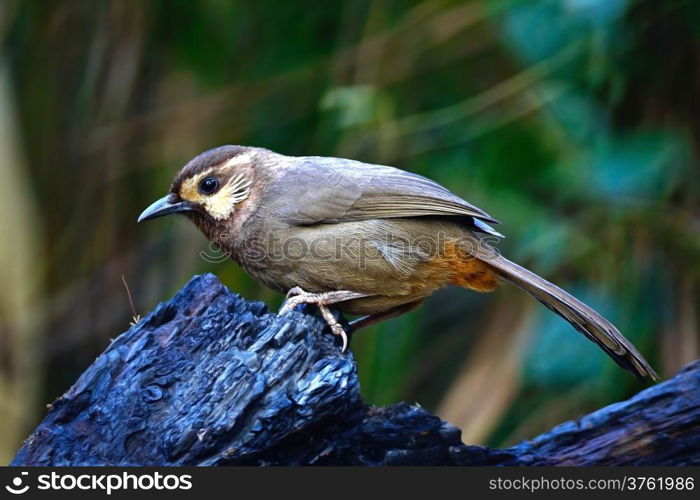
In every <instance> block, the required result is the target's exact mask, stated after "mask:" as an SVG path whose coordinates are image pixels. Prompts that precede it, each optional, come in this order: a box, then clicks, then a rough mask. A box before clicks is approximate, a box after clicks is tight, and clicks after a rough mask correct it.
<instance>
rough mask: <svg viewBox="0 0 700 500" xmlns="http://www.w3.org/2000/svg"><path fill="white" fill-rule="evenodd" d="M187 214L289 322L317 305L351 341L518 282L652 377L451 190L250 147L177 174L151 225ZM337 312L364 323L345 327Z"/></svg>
mask: <svg viewBox="0 0 700 500" xmlns="http://www.w3.org/2000/svg"><path fill="white" fill-rule="evenodd" d="M169 214H181V215H184V216H185V217H186V218H188V219H190V220H191V221H192V222H193V223H194V224H195V226H197V227H198V228H199V229H200V230H201V232H202V233H203V234H204V235H205V236H206V237H207V238H208V239H209V240H210V241H211V242H214V243H216V244H217V245H218V246H219V248H221V249H222V250H224V251H225V252H226V254H227V255H228V256H229V257H231V259H232V260H234V261H235V262H237V263H238V264H239V265H240V266H241V267H242V268H243V269H244V270H245V271H246V272H247V273H248V274H249V275H251V276H252V277H253V278H254V279H256V280H258V281H259V282H261V283H262V284H264V285H265V286H267V287H269V288H271V289H273V290H276V291H278V292H280V293H282V294H286V300H285V302H284V303H283V305H282V308H281V309H280V311H279V313H280V314H286V313H288V312H289V311H292V310H294V309H295V308H297V307H298V306H300V305H302V304H313V305H315V306H316V307H317V308H318V310H319V312H320V313H321V316H322V317H323V319H324V320H325V321H326V322H327V323H328V325H329V327H330V330H331V331H332V333H334V334H335V335H337V336H339V337H340V338H342V350H343V351H345V349H346V348H347V344H348V337H347V332H346V331H345V330H346V328H349V329H350V330H351V331H355V330H358V329H360V328H364V327H366V326H369V325H371V324H374V323H377V322H379V321H383V320H385V319H388V318H391V317H393V316H397V315H400V314H403V313H406V312H408V311H411V310H413V309H415V308H416V307H418V306H419V305H420V304H421V303H422V302H423V301H424V300H425V299H426V298H427V297H429V296H430V295H432V294H433V293H434V292H436V291H437V290H439V289H441V288H443V287H445V286H447V285H457V286H459V287H463V288H467V289H471V290H474V291H477V292H490V291H493V290H495V289H496V288H497V287H498V286H499V285H501V284H503V283H511V284H514V285H516V286H518V287H520V288H521V289H523V290H524V291H526V292H528V293H529V294H530V295H532V296H533V297H534V298H535V299H537V300H538V301H539V302H541V303H542V304H544V305H545V306H546V307H547V308H549V309H550V310H552V311H553V312H554V313H556V314H558V315H559V316H561V317H562V318H564V319H565V320H566V321H568V322H569V323H570V324H571V325H572V326H573V327H574V328H575V329H576V330H578V331H579V332H580V333H582V334H583V335H584V336H586V337H587V338H588V339H589V340H591V341H593V342H594V343H595V344H597V345H598V346H599V347H600V348H601V349H602V350H603V351H604V352H605V353H607V354H608V355H609V356H610V357H611V358H612V359H613V360H614V361H615V362H616V363H617V364H619V365H620V366H621V367H622V368H624V369H626V370H628V371H630V372H631V373H632V374H634V375H635V376H636V377H637V378H638V379H640V380H643V381H644V380H653V381H657V380H659V377H658V375H657V374H656V373H655V371H654V370H653V368H652V367H651V366H650V365H649V363H648V362H647V361H646V360H645V359H644V357H643V356H642V355H641V354H640V353H639V352H638V351H637V349H636V348H635V347H634V346H633V345H632V344H631V343H630V342H629V341H628V340H627V339H626V338H625V337H624V336H623V335H622V334H621V333H620V331H619V330H618V329H617V328H616V327H615V326H614V325H613V324H612V323H610V322H609V321H608V320H607V319H605V318H604V317H603V316H602V315H601V314H599V313H598V312H596V311H595V310H594V309H592V308H591V307H589V306H588V305H586V304H584V303H583V302H581V301H580V300H578V299H577V298H575V297H574V296H572V295H570V294H569V293H568V292H566V291H564V290H563V289H561V288H559V287H558V286H556V285H554V284H552V283H550V282H549V281H547V280H545V279H544V278H542V277H541V276H539V275H537V274H535V273H534V272H532V271H529V270H528V269H525V268H524V267H522V266H520V265H518V264H516V263H514V262H512V261H510V260H508V259H507V258H505V257H504V256H502V255H501V253H500V252H499V251H498V248H497V244H498V242H499V241H500V239H501V238H503V235H502V234H501V233H499V232H498V231H497V230H495V229H494V228H493V225H495V224H498V223H499V221H498V220H496V219H494V218H493V217H491V216H490V215H489V214H488V213H486V212H485V211H483V210H481V209H480V208H478V207H476V206H474V205H472V204H471V203H469V202H467V201H465V200H464V199H462V198H460V197H459V196H457V195H456V194H454V193H452V192H451V191H449V190H448V189H447V188H445V187H443V186H442V185H440V184H438V183H437V182H434V181H432V180H430V179H428V178H426V177H423V176H421V175H418V174H415V173H411V172H408V171H405V170H401V169H398V168H394V167H390V166H385V165H373V164H368V163H363V162H360V161H356V160H351V159H344V158H332V157H322V156H286V155H283V154H279V153H276V152H273V151H271V150H268V149H265V148H259V147H252V146H238V145H226V146H220V147H217V148H214V149H211V150H209V151H205V152H203V153H201V154H199V155H198V156H196V157H194V158H193V159H192V160H190V161H189V162H188V163H187V164H186V165H185V166H184V167H182V168H181V170H180V171H179V172H178V173H177V174H176V175H175V177H174V179H173V181H172V184H171V186H170V190H169V192H168V193H167V194H166V195H165V196H164V197H162V198H160V199H158V200H157V201H155V202H154V203H153V204H151V205H150V206H149V207H147V208H146V209H145V210H144V211H143V213H141V215H140V216H139V218H138V222H143V221H146V220H150V219H155V218H157V217H162V216H165V215H169ZM332 310H338V311H340V312H341V313H346V314H350V315H353V316H358V318H357V319H355V320H353V321H351V322H350V323H349V324H348V326H347V327H344V326H343V325H342V324H341V323H340V321H339V320H338V319H337V318H336V316H335V315H334V314H333V311H332Z"/></svg>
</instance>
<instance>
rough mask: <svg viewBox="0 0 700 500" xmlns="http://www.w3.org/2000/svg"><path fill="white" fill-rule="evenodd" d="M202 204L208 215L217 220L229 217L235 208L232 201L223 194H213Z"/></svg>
mask: <svg viewBox="0 0 700 500" xmlns="http://www.w3.org/2000/svg"><path fill="white" fill-rule="evenodd" d="M203 206H204V209H205V210H206V212H207V213H208V214H209V216H210V217H211V218H212V219H214V220H217V221H221V220H225V219H227V218H229V217H230V216H231V214H232V213H233V211H234V210H235V208H236V205H235V204H234V203H231V201H230V200H228V199H226V198H225V197H223V196H221V197H219V196H213V197H211V198H209V199H208V200H206V201H205V202H204V203H203Z"/></svg>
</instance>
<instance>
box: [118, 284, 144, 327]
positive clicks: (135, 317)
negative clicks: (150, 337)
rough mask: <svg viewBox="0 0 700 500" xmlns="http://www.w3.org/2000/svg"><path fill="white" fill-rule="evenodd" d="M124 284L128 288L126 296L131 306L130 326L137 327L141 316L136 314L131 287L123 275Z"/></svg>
mask: <svg viewBox="0 0 700 500" xmlns="http://www.w3.org/2000/svg"><path fill="white" fill-rule="evenodd" d="M122 283H124V288H126V296H127V297H129V305H131V314H132V316H131V322H130V323H129V324H130V325H131V326H135V325H136V324H138V322H139V321H141V315H140V314H136V308H135V307H134V301H133V300H131V291H130V290H129V285H127V283H126V280H125V279H124V275H123V274H122Z"/></svg>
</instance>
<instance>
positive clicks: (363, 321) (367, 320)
mask: <svg viewBox="0 0 700 500" xmlns="http://www.w3.org/2000/svg"><path fill="white" fill-rule="evenodd" d="M421 302H423V299H420V300H416V301H415V302H409V303H408V304H402V305H400V306H396V307H392V308H391V309H389V310H387V311H382V312H380V313H375V314H370V315H367V316H363V317H361V318H357V319H354V320H352V321H351V322H350V328H352V331H353V332H354V331H357V330H359V329H360V328H365V327H368V326H371V325H374V324H375V323H379V322H380V321H384V320H385V319H389V318H393V317H394V316H399V315H401V314H404V313H407V312H409V311H413V310H414V309H415V308H416V307H418V306H419V305H420V304H421Z"/></svg>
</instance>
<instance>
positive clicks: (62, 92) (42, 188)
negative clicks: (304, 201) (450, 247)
mask: <svg viewBox="0 0 700 500" xmlns="http://www.w3.org/2000/svg"><path fill="white" fill-rule="evenodd" d="M221 144H246V145H255V146H263V147H267V148H270V149H273V150H275V151H278V152H281V153H285V154H290V155H327V156H342V157H348V158H354V159H359V160H363V161H367V162H372V163H383V164H390V165H394V166H397V167H401V168H404V169H407V170H410V171H413V172H418V173H421V174H424V175H426V176H429V177H431V178H433V179H435V180H437V181H439V182H441V183H443V184H444V185H445V186H447V187H449V188H450V189H451V190H452V191H454V192H455V193H457V194H459V195H461V196H462V197H464V198H466V199H467V200H469V201H470V202H472V203H474V204H476V205H477V206H479V207H481V208H483V209H484V210H486V211H487V212H489V213H491V214H493V215H494V216H496V217H497V218H499V219H500V220H501V221H502V222H503V224H502V225H501V226H500V227H499V230H500V231H502V232H504V233H505V234H507V235H508V238H507V239H506V240H505V241H503V243H502V245H501V250H502V252H503V253H504V254H505V255H507V256H509V257H510V258H512V259H513V260H516V261H518V262H519V263H521V264H523V265H525V266H527V267H530V268H531V269H533V270H535V271H536V272H538V273H540V274H542V275H544V276H546V277H547V278H549V279H550V280H552V281H554V282H556V283H557V284H559V285H561V286H563V287H564V288H567V289H569V290H570V291H572V292H574V293H575V294H577V295H578V296H580V297H581V298H582V299H584V300H586V301H588V302H589V303H590V304H591V305H593V306H596V307H598V308H600V310H601V312H603V313H604V314H606V315H607V316H608V317H609V318H610V319H612V320H613V321H614V322H615V323H616V324H617V325H618V326H619V328H620V329H621V331H622V332H623V333H625V334H626V335H627V336H628V338H630V339H631V340H632V341H633V342H634V343H635V344H636V345H637V346H638V347H639V348H640V350H641V351H642V352H643V353H644V354H645V355H646V356H647V357H648V358H649V360H650V361H651V363H652V364H653V365H654V366H655V367H656V368H657V369H658V371H659V372H660V373H661V374H662V375H664V376H670V375H672V374H673V373H675V372H676V371H677V369H678V368H679V367H680V366H682V365H683V364H685V363H687V362H688V361H690V360H692V359H695V358H697V357H699V356H698V349H699V348H698V345H699V338H698V328H697V323H698V314H697V313H698V304H699V300H700V297H699V289H698V285H699V282H698V278H699V276H700V237H699V235H698V233H699V229H700V208H699V207H698V199H699V197H700V180H699V178H698V166H699V165H698V163H699V158H700V155H699V151H698V146H700V3H698V2H697V1H692V0H685V1H684V0H678V1H672V0H669V1H663V2H661V1H658V0H527V1H519V0H508V1H490V2H489V1H466V2H458V1H449V0H424V1H414V0H396V1H382V2H378V1H374V2H371V1H368V0H365V1H345V2H327V1H322V0H315V1H298V2H274V1H255V2H253V1H223V0H222V1H186V0H182V1H175V0H171V1H165V0H160V1H155V0H152V1H136V0H133V1H126V0H124V1H111V2H110V1H98V0H95V1H55V2H41V1H29V0H24V1H22V0H16V1H12V0H0V173H1V176H2V177H1V182H0V214H1V215H0V217H2V226H0V238H1V241H2V245H0V278H1V279H2V280H1V283H2V287H0V421H1V422H2V424H3V433H2V435H0V461H1V462H2V463H6V462H7V461H8V460H9V459H10V458H11V456H12V455H13V454H14V451H15V450H16V449H17V447H18V445H19V443H20V441H21V440H22V439H23V438H24V437H26V435H27V434H28V432H29V431H30V430H31V429H32V428H33V427H34V426H35V425H36V424H37V423H38V421H39V420H40V419H41V418H42V417H43V415H44V413H45V404H47V403H50V402H51V401H52V400H53V399H54V398H56V397H58V396H60V395H61V394H62V393H63V392H64V391H65V390H67V389H68V387H70V385H71V384H72V383H73V382H74V381H75V379H76V377H77V376H78V375H79V374H80V373H81V372H82V371H83V370H84V369H85V368H86V367H87V366H88V365H89V364H90V363H91V362H92V361H93V360H94V358H95V357H96V356H97V355H98V354H99V353H100V352H102V350H104V349H105V347H106V346H107V345H108V343H109V339H111V338H114V337H116V336H117V335H119V333H120V332H122V331H124V330H125V329H127V328H128V326H129V321H130V320H131V309H130V307H129V303H128V300H127V296H126V292H125V290H124V287H123V285H122V282H121V276H122V275H124V277H125V278H126V280H127V281H128V283H129V285H130V288H131V292H132V294H133V297H134V302H135V305H136V308H137V310H138V312H139V313H141V314H144V313H147V312H148V311H149V310H150V309H152V308H153V307H154V305H155V304H156V303H157V302H159V301H162V300H165V299H167V298H169V297H170V296H171V295H172V294H173V293H174V292H175V291H176V290H178V289H179V288H180V287H181V286H182V285H183V284H184V283H185V282H186V281H187V280H188V279H189V278H190V277H191V276H192V275H193V274H195V273H202V272H213V273H215V274H217V275H218V276H219V277H220V278H221V280H222V281H223V282H224V283H226V284H227V285H228V286H229V287H230V288H231V289H233V290H235V291H237V292H240V293H242V294H243V295H245V296H246V297H249V298H254V299H260V300H264V301H266V302H267V303H268V304H270V305H271V306H273V307H277V306H278V305H279V303H280V301H281V297H280V296H278V295H277V294H275V293H273V292H271V291H268V290H266V289H264V288H262V287H261V286H260V285H258V284H256V283H255V282H254V281H252V279H250V278H249V277H247V276H246V275H245V274H244V273H243V272H242V271H241V270H240V269H239V268H238V267H237V266H236V265H235V264H233V263H228V262H226V263H220V264H212V263H207V262H205V261H204V260H203V259H202V258H201V257H200V256H199V252H200V251H202V250H205V249H206V248H207V242H206V241H205V240H204V237H203V236H201V235H200V234H199V232H198V231H197V230H196V229H195V228H194V227H193V226H192V225H191V224H189V223H187V222H186V221H185V220H181V219H176V218H172V219H170V220H168V219H163V220H159V221H157V222H153V223H149V224H147V225H137V224H136V218H137V216H138V214H139V213H140V212H141V210H142V209H143V208H144V207H146V206H147V204H149V203H150V202H151V201H153V200H154V199H155V198H156V197H159V196H161V195H163V194H164V193H165V192H166V190H167V188H168V186H169V183H170V180H171V179H172V177H173V175H174V173H175V172H176V171H177V170H178V169H179V168H180V167H181V166H182V165H183V164H184V163H185V162H186V161H187V160H188V159H189V158H191V157H192V156H194V155H195V154H197V153H199V152H201V151H203V150H205V149H209V148H212V147H215V146H218V145H221ZM352 347H353V350H354V351H355V353H356V356H357V359H358V362H359V368H360V374H361V380H362V386H363V391H364V395H365V397H366V398H367V400H368V401H370V402H372V403H375V404H388V403H394V402H398V401H400V400H404V401H407V402H419V403H420V404H421V405H423V406H424V407H426V408H428V409H429V410H431V411H435V412H437V413H438V414H439V415H440V416H442V417H443V418H445V419H448V420H450V421H452V422H453V423H454V424H456V425H458V426H459V427H461V428H462V429H463V430H464V440H465V442H468V443H473V444H488V445H494V446H504V445H508V444H511V443H514V442H517V441H518V440H520V439H523V438H527V437H533V436H535V435H536V434H538V433H540V432H542V431H544V430H546V429H548V428H550V427H551V426H552V425H554V424H556V423H559V422H561V421H563V420H565V419H570V418H575V417H576V416H578V415H580V414H582V413H585V412H589V411H592V410H594V409H597V408H599V407H601V406H602V405H605V404H608V403H611V402H613V401H616V400H619V399H622V398H626V397H629V396H630V395H631V394H633V393H635V392H637V391H639V390H640V389H641V388H642V387H643V386H642V385H641V384H639V383H638V382H636V380H635V379H634V378H633V377H632V376H630V375H629V374H627V373H625V372H623V371H622V370H620V369H619V368H618V367H617V366H616V365H615V364H614V363H613V362H612V361H611V360H610V359H608V358H607V357H606V356H605V355H604V354H603V353H602V352H601V351H599V350H598V349H597V348H596V347H595V346H593V345H592V344H590V343H588V342H587V341H586V340H585V339H583V338H582V337H581V336H580V335H578V334H576V333H575V331H574V330H573V329H572V328H571V327H570V326H569V325H568V324H566V323H565V322H564V321H562V320H560V319H558V318H557V317H555V316H554V315H552V314H551V313H550V312H549V311H547V310H546V309H545V308H543V307H541V306H540V305H539V304H537V303H536V302H535V301H534V300H533V299H531V298H530V297H529V296H527V295H526V294H524V293H522V292H520V291H518V290H516V289H513V288H511V287H505V288H503V289H501V290H499V291H497V292H496V293H494V294H490V295H479V294H476V293H473V292H468V291H466V290H458V289H446V290H443V291H442V292H440V293H438V294H437V295H436V296H434V297H432V298H431V299H430V300H428V301H427V302H426V303H425V304H424V305H423V306H422V307H421V308H420V309H419V310H418V311H416V312H414V313H412V314H409V315H406V316H403V317H399V318H396V319H393V320H391V321H387V322H386V323H383V324H381V325H378V326H376V327H374V328H372V329H371V330H368V331H364V332H362V333H361V334H358V335H356V336H355V338H354V340H353V346H352Z"/></svg>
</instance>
